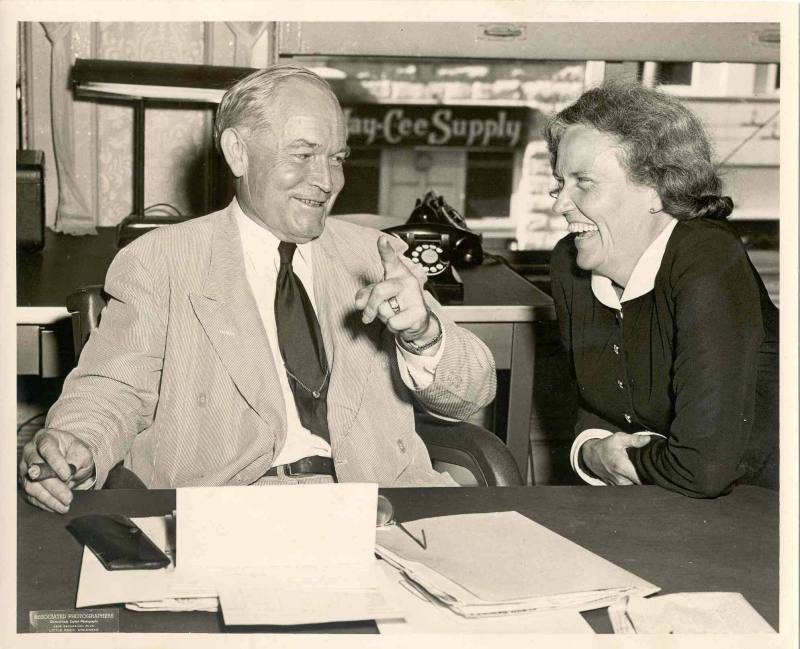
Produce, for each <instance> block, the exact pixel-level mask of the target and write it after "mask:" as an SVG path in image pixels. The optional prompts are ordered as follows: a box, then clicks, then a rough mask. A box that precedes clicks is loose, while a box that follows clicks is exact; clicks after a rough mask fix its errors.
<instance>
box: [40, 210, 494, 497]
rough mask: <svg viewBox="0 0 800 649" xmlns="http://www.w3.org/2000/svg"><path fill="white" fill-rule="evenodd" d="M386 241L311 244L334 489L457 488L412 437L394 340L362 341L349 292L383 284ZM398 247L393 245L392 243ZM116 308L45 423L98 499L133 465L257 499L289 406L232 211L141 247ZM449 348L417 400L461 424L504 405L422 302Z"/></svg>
mask: <svg viewBox="0 0 800 649" xmlns="http://www.w3.org/2000/svg"><path fill="white" fill-rule="evenodd" d="M379 235H380V232H379V231H377V230H372V229H368V228H363V227H360V226H357V225H353V224H350V223H346V222H343V221H339V220H337V219H329V220H328V221H327V223H326V226H325V230H324V232H323V234H322V235H321V236H320V237H319V238H318V239H316V240H315V241H314V242H313V243H312V246H313V259H314V294H315V296H316V302H317V308H318V314H319V320H320V327H321V330H322V335H323V338H324V342H325V348H326V352H327V355H328V362H329V366H330V367H331V378H330V387H329V391H328V421H329V428H330V435H331V447H332V453H333V458H334V463H335V467H336V474H337V477H338V479H339V480H340V481H342V482H347V481H369V482H377V483H379V484H381V485H384V486H394V485H436V484H454V483H453V482H452V481H451V480H450V479H449V477H448V476H443V475H440V474H439V473H437V472H436V471H434V470H433V469H432V467H431V463H430V458H429V457H428V454H427V450H426V448H425V446H424V443H423V442H422V440H421V439H420V438H419V436H418V435H417V434H416V432H415V430H414V415H413V409H412V398H413V397H412V392H411V391H410V390H409V389H408V388H407V387H406V385H405V384H404V383H403V381H402V379H401V378H400V375H399V371H398V367H397V358H396V352H395V342H394V337H393V336H392V335H391V333H390V332H388V331H387V330H386V329H385V327H384V326H383V325H382V324H381V323H380V322H378V321H377V320H376V321H375V322H373V323H371V324H370V325H364V324H363V323H362V322H361V319H360V312H358V311H357V310H356V309H355V304H354V302H355V294H356V291H357V290H358V289H359V288H361V287H362V286H365V285H366V284H368V283H370V282H376V281H380V280H381V279H382V274H383V268H382V265H381V263H380V258H379V256H378V253H377V248H376V242H377V238H378V236H379ZM398 243H400V242H399V241H398ZM105 289H106V292H107V293H108V295H109V298H110V299H109V302H108V305H107V307H106V309H105V311H104V312H103V318H102V321H101V323H100V326H99V327H98V329H97V330H96V331H95V332H94V333H93V334H92V336H91V338H90V339H89V341H88V343H87V344H86V346H85V347H84V350H83V352H82V354H81V358H80V362H79V364H78V366H77V367H76V368H75V369H74V370H73V371H72V372H71V373H70V375H69V376H68V377H67V379H66V381H65V383H64V389H63V392H62V394H61V397H60V398H59V399H58V401H57V402H56V403H55V404H54V406H53V407H52V408H51V410H50V412H49V413H48V421H47V425H49V426H52V427H55V428H60V429H64V430H68V431H71V432H73V433H74V434H75V435H77V436H78V437H80V438H81V439H82V440H83V441H84V442H85V443H86V444H87V445H88V446H89V448H90V449H91V450H92V453H93V455H94V459H95V465H96V473H97V482H96V487H97V488H99V487H101V486H102V485H103V483H104V482H105V479H106V477H107V475H108V471H109V470H110V469H111V468H112V467H113V465H114V464H116V463H117V462H119V461H120V460H124V463H125V466H127V467H128V468H130V469H132V470H133V471H134V472H135V473H136V474H137V475H138V476H139V477H140V478H141V479H142V480H143V481H144V482H145V484H147V485H148V486H149V487H151V488H170V487H179V486H193V485H205V486H213V485H227V484H233V485H236V484H251V483H253V482H255V481H256V480H257V479H258V478H259V477H261V476H262V475H263V474H264V472H265V471H266V470H267V469H268V468H269V467H270V466H271V464H272V460H273V458H274V457H275V456H276V455H277V453H278V451H279V450H280V448H281V447H282V445H283V443H284V441H285V439H286V420H285V414H284V413H285V406H284V402H283V396H282V393H281V389H280V385H279V382H278V377H277V375H276V373H275V367H274V363H273V362H272V360H271V359H270V354H273V353H279V352H278V351H277V350H272V349H270V346H269V343H268V341H267V336H266V333H265V331H264V327H263V324H262V322H261V319H260V317H259V313H258V309H257V307H256V303H255V300H254V298H253V295H252V292H251V289H250V286H249V284H248V282H247V278H246V276H245V267H244V259H243V254H242V248H241V243H240V240H239V231H238V228H237V225H236V222H235V218H234V216H233V214H232V212H231V211H230V208H228V209H225V210H222V211H220V212H216V213H214V214H210V215H208V216H204V217H200V218H197V219H193V220H191V221H188V222H186V223H182V224H180V225H175V226H169V227H164V228H160V229H158V230H156V231H153V232H151V233H149V234H147V235H145V236H143V237H140V238H139V239H137V240H136V241H134V242H133V243H131V244H130V245H129V246H127V247H126V248H124V249H123V250H122V251H120V252H119V254H118V255H117V256H116V258H115V259H114V261H113V263H112V264H111V266H110V268H109V270H108V274H107V277H106V284H105ZM426 300H428V301H429V305H430V308H431V309H432V310H434V311H435V312H436V313H437V315H438V316H439V318H440V319H441V322H442V324H443V326H444V329H445V335H446V337H447V343H446V345H445V350H444V354H443V356H442V359H441V361H440V363H439V366H438V367H437V370H436V376H435V378H434V381H433V383H432V384H431V385H430V386H429V387H427V388H425V389H424V390H420V391H417V392H415V393H414V396H415V397H416V398H417V399H418V400H419V402H420V403H421V404H422V405H423V406H424V407H425V408H426V409H428V410H430V411H431V412H433V413H438V414H441V415H445V416H447V417H451V418H455V419H464V418H466V417H468V416H469V415H471V414H472V413H474V412H475V411H476V410H478V409H479V408H481V407H483V406H485V405H486V404H488V403H489V402H490V401H491V400H492V399H493V398H494V393H495V371H494V361H493V358H492V356H491V353H490V352H489V350H488V349H487V348H486V347H485V346H484V344H483V343H482V342H481V341H480V340H478V339H477V338H476V337H475V336H474V335H472V334H471V333H470V332H468V331H466V330H464V329H462V328H460V327H458V326H457V325H455V324H454V323H453V322H452V320H450V319H449V318H448V317H447V316H445V315H444V313H443V312H442V310H441V307H440V306H439V304H438V303H436V301H435V300H433V298H431V297H430V295H428V294H427V293H426Z"/></svg>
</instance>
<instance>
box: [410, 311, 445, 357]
mask: <svg viewBox="0 0 800 649" xmlns="http://www.w3.org/2000/svg"><path fill="white" fill-rule="evenodd" d="M428 313H430V316H431V318H433V319H434V320H436V324H438V325H439V333H438V334H436V337H435V338H433V340H429V341H428V342H426V343H424V344H422V345H417V344H416V343H415V342H414V341H413V340H403V339H402V338H400V344H401V345H402V346H403V347H405V348H406V349H407V350H408V351H410V352H411V353H412V354H421V353H422V352H424V351H425V350H426V349H430V348H431V347H435V346H436V345H438V344H439V341H441V340H442V336H444V327H442V321H441V320H439V316H437V315H436V314H435V313H434V312H433V311H429V312H428Z"/></svg>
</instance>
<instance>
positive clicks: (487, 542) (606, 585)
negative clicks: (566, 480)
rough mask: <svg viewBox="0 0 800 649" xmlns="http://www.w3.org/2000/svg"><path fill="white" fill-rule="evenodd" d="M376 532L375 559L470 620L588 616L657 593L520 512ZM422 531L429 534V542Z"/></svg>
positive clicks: (467, 516) (440, 519)
mask: <svg viewBox="0 0 800 649" xmlns="http://www.w3.org/2000/svg"><path fill="white" fill-rule="evenodd" d="M404 526H405V528H406V529H407V530H408V532H410V534H411V535H412V536H414V537H417V538H423V536H424V538H425V541H426V546H427V547H425V548H422V547H421V545H420V544H419V543H415V542H414V540H413V539H412V538H410V537H409V535H408V534H406V533H404V532H403V531H402V530H399V529H397V528H396V527H388V528H380V529H379V530H378V532H377V550H376V551H377V553H378V555H379V556H380V557H381V558H383V559H385V560H386V561H387V562H389V563H390V564H392V565H393V566H395V567H396V568H398V569H399V570H401V571H402V572H403V573H404V574H405V575H406V577H407V578H408V579H409V580H411V581H412V582H414V583H415V584H417V585H418V586H419V587H421V588H422V589H423V590H424V591H425V592H426V593H428V594H429V595H431V596H432V597H434V598H436V600H437V601H439V602H441V603H442V604H444V605H445V606H447V607H448V608H449V609H450V610H452V611H453V612H455V613H457V614H459V615H462V616H464V617H466V618H476V617H488V616H499V615H510V614H514V613H522V612H530V611H547V610H558V609H573V610H577V611H584V610H590V609H594V608H602V607H604V606H609V605H610V604H612V603H613V602H615V601H617V600H618V599H619V598H621V597H624V596H633V595H639V596H646V595H650V594H652V593H655V592H657V591H658V590H659V588H658V587H657V586H654V585H653V584H651V583H648V582H647V581H645V580H643V579H641V578H639V577H637V576H636V575H634V574H632V573H630V572H628V571H627V570H624V569H622V568H620V567H619V566H616V565H614V564H613V563H611V562H609V561H606V560H605V559H603V558H601V557H599V556H597V555H595V554H593V553H591V552H589V551H588V550H586V549H585V548H582V547H581V546H579V545H577V544H576V543H573V542H572V541H570V540H568V539H566V538H564V537H562V536H560V535H558V534H556V533H555V532H552V531H551V530H549V529H547V528H545V527H543V526H542V525H539V524H538V523H535V522H534V521H532V520H530V519H528V518H526V517H524V516H522V515H521V514H519V513H517V512H494V513H487V514H463V515H457V516H442V517H437V518H426V519H422V520H417V521H411V522H406V523H404ZM423 531H424V535H423Z"/></svg>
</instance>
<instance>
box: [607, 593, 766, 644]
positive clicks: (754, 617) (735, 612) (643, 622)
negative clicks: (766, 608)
mask: <svg viewBox="0 0 800 649" xmlns="http://www.w3.org/2000/svg"><path fill="white" fill-rule="evenodd" d="M608 615H609V617H610V618H611V625H612V627H613V628H614V633H663V634H674V633H715V634H720V633H737V634H745V633H774V632H775V631H774V629H773V628H772V627H771V626H770V625H769V624H768V623H767V622H766V620H764V618H763V617H761V616H760V615H759V614H758V612H757V611H756V610H755V609H754V608H753V607H752V606H751V605H750V603H749V602H748V601H747V600H746V599H745V598H744V597H743V596H742V595H741V593H713V592H712V593H673V594H671V595H662V596H660V597H652V598H649V599H644V598H643V597H630V598H626V599H625V600H622V601H620V602H619V603H617V604H615V605H614V606H611V607H609V609H608Z"/></svg>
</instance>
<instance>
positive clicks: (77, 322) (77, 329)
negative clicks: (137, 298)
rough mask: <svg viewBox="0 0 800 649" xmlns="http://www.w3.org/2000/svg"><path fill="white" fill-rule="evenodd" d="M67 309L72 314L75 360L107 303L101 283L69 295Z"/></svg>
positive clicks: (95, 326)
mask: <svg viewBox="0 0 800 649" xmlns="http://www.w3.org/2000/svg"><path fill="white" fill-rule="evenodd" d="M66 305H67V311H69V312H70V315H71V316H72V344H73V346H74V349H75V360H76V361H77V360H78V357H79V356H80V355H81V350H82V349H83V346H84V345H85V344H86V341H87V340H88V339H89V334H91V333H92V331H94V330H95V329H96V328H97V325H98V323H99V322H100V312H101V311H102V310H103V307H104V306H105V305H106V297H105V295H104V294H103V287H102V286H101V285H99V284H98V285H93V286H85V287H84V288H81V289H79V290H77V291H75V292H74V293H70V294H69V295H68V296H67V301H66Z"/></svg>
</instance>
